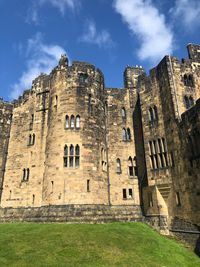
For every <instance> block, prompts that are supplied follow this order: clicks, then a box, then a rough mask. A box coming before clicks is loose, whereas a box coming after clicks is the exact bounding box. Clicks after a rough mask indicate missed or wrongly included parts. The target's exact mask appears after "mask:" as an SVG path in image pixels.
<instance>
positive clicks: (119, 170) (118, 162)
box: [116, 158, 122, 173]
mask: <svg viewBox="0 0 200 267" xmlns="http://www.w3.org/2000/svg"><path fill="white" fill-rule="evenodd" d="M116 163H117V173H121V172H122V170H121V161H120V159H119V158H118V159H117V162H116Z"/></svg>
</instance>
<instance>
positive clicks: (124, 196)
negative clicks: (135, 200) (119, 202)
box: [122, 189, 127, 199]
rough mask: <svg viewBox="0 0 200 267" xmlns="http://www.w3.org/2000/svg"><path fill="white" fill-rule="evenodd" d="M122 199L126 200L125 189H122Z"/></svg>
mask: <svg viewBox="0 0 200 267" xmlns="http://www.w3.org/2000/svg"><path fill="white" fill-rule="evenodd" d="M122 195H123V199H127V195H126V189H122Z"/></svg>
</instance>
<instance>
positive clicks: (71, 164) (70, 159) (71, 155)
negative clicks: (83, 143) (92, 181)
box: [69, 145, 74, 167]
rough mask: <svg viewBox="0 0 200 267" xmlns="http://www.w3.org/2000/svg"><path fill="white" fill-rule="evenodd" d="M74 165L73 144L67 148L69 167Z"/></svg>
mask: <svg viewBox="0 0 200 267" xmlns="http://www.w3.org/2000/svg"><path fill="white" fill-rule="evenodd" d="M73 166H74V146H73V145H70V148H69V167H73Z"/></svg>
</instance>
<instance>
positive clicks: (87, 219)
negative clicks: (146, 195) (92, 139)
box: [0, 205, 143, 223]
mask: <svg viewBox="0 0 200 267" xmlns="http://www.w3.org/2000/svg"><path fill="white" fill-rule="evenodd" d="M142 220H143V216H142V213H141V208H140V206H139V205H130V206H109V205H62V206H60V205H49V206H43V207H35V208H33V207H27V208H25V207H24V208H0V222H16V221H17V222H20V221H25V222H67V223H106V222H115V221H120V222H127V221H142Z"/></svg>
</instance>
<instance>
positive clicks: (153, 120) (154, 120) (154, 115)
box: [148, 106, 158, 126]
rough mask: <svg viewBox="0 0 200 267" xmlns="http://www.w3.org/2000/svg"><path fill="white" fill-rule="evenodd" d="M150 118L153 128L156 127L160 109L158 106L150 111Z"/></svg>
mask: <svg viewBox="0 0 200 267" xmlns="http://www.w3.org/2000/svg"><path fill="white" fill-rule="evenodd" d="M148 117H149V122H150V124H151V126H155V125H157V123H158V109H157V107H156V106H153V107H150V108H149V110H148Z"/></svg>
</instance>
